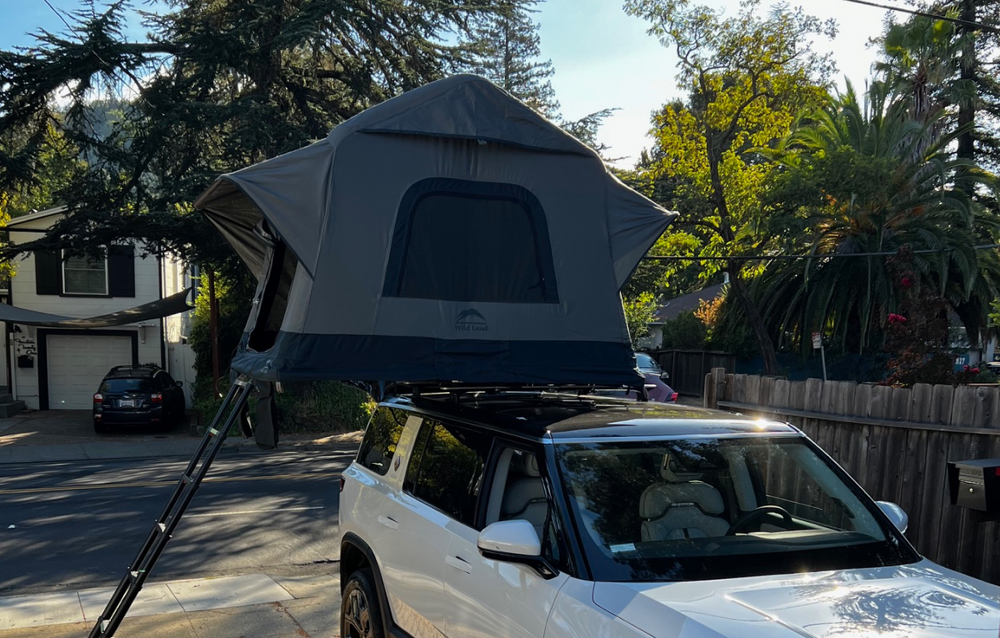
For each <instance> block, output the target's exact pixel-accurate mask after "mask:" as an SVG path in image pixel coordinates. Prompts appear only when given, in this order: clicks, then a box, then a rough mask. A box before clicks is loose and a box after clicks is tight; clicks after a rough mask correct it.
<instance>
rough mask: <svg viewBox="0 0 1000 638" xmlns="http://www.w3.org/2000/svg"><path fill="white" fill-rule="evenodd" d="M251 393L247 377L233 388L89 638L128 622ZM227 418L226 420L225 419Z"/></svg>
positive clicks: (104, 635)
mask: <svg viewBox="0 0 1000 638" xmlns="http://www.w3.org/2000/svg"><path fill="white" fill-rule="evenodd" d="M251 391H253V384H252V383H251V381H250V380H249V379H248V378H246V377H240V378H238V379H237V380H236V381H235V382H234V383H233V384H232V385H231V386H230V388H229V392H228V393H227V394H226V398H225V399H223V401H222V405H221V406H220V407H219V411H218V412H217V413H216V414H215V418H214V419H212V425H210V426H209V428H208V430H207V431H206V432H205V436H204V437H203V438H202V439H201V444H200V445H199V446H198V451H197V452H195V454H194V458H192V459H191V462H190V463H188V466H187V469H186V470H184V474H182V475H181V478H180V481H178V483H177V487H176V488H174V493H173V494H172V495H171V496H170V500H169V501H168V502H167V506H166V508H164V510H163V513H162V514H160V517H159V518H158V519H156V523H155V524H154V525H153V529H152V531H151V532H150V533H149V537H148V538H147V539H146V542H145V543H143V545H142V549H141V550H139V554H138V555H137V556H136V557H135V560H134V561H132V564H131V566H130V567H129V568H128V572H127V573H126V574H125V577H124V578H122V580H121V582H120V583H119V584H118V588H117V589H115V593H114V594H113V595H112V596H111V600H110V601H108V606H107V607H105V608H104V611H103V612H102V613H101V615H100V616H99V617H98V619H97V624H96V625H95V626H94V628H93V629H92V630H91V631H90V634H89V638H111V636H114V635H115V631H117V629H118V626H119V625H121V623H122V620H124V619H125V614H127V613H128V610H129V608H130V607H131V606H132V603H133V602H134V601H135V598H136V596H138V595H139V592H140V591H141V590H142V585H143V583H145V582H146V577H147V576H149V573H150V572H151V571H152V569H153V565H155V564H156V560H157V559H158V558H159V557H160V554H161V553H163V549H164V548H165V547H166V546H167V542H168V541H169V540H170V537H171V534H173V531H174V528H175V527H177V523H178V522H180V520H181V516H183V515H184V512H185V510H187V508H188V505H190V504H191V499H193V498H194V495H195V492H197V491H198V487H199V486H200V485H201V482H202V479H204V478H205V474H206V473H207V472H208V468H209V467H210V466H211V465H212V461H214V460H215V456H216V455H217V454H218V453H219V450H220V449H222V443H223V441H225V440H226V435H227V434H228V433H229V431H230V429H232V427H233V424H234V423H236V419H237V418H239V415H240V413H241V412H242V410H243V406H244V405H246V402H247V399H248V398H249V397H250V392H251ZM224 416H225V419H223V417H224ZM223 420H224V423H223V425H222V426H221V427H219V421H223Z"/></svg>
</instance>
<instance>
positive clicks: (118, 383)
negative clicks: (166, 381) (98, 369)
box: [101, 377, 153, 393]
mask: <svg viewBox="0 0 1000 638" xmlns="http://www.w3.org/2000/svg"><path fill="white" fill-rule="evenodd" d="M152 390H153V380H152V379H150V378H149V377H140V378H138V379H136V378H130V379H129V378H121V379H105V380H104V383H102V384H101V392H111V393H115V392H151V391H152Z"/></svg>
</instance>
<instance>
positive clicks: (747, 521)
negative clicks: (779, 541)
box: [726, 505, 795, 536]
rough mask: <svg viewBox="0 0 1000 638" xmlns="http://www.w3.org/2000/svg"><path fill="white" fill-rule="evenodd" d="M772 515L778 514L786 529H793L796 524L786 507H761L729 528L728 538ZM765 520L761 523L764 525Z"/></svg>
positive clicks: (737, 520)
mask: <svg viewBox="0 0 1000 638" xmlns="http://www.w3.org/2000/svg"><path fill="white" fill-rule="evenodd" d="M771 514H777V515H778V516H780V517H781V521H782V523H783V524H784V525H785V529H792V527H794V526H795V523H794V522H793V521H792V515H791V514H789V513H788V510H786V509H785V508H784V507H781V506H780V505H761V506H760V507H758V508H757V509H755V510H750V511H749V512H747V513H746V514H744V515H743V516H740V517H739V518H738V519H736V522H735V523H733V524H732V525H731V526H730V527H729V531H728V532H726V536H733V535H735V534H737V533H739V532H742V531H743V530H744V529H745V528H747V527H750V525H751V523H755V522H757V521H758V519H763V518H765V517H766V516H769V515H771ZM763 522H764V521H763V520H761V521H760V523H762V524H763Z"/></svg>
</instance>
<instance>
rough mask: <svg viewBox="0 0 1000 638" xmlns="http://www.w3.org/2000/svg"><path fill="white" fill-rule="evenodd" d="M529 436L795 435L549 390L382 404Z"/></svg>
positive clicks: (664, 407) (692, 412) (746, 421)
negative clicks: (550, 392)
mask: <svg viewBox="0 0 1000 638" xmlns="http://www.w3.org/2000/svg"><path fill="white" fill-rule="evenodd" d="M386 403H387V404H389V405H395V406H398V407H402V408H406V409H416V410H418V411H420V412H423V413H427V414H428V415H430V416H435V415H436V416H439V417H450V418H452V419H458V420H461V421H464V422H466V423H473V424H477V425H482V426H486V427H489V428H491V429H497V430H503V431H505V432H508V433H511V434H515V435H519V436H522V437H527V438H534V439H542V438H551V439H553V440H560V439H580V438H595V439H597V438H621V437H629V438H635V437H639V438H656V437H667V436H706V435H708V436H721V435H731V434H760V433H774V434H779V433H783V434H798V433H799V432H798V430H796V429H795V428H794V427H792V426H791V425H788V424H787V423H781V422H778V421H769V420H764V419H755V418H751V417H747V416H743V415H739V414H733V413H729V412H722V411H718V410H707V409H704V408H699V407H694V406H687V405H677V404H665V403H653V402H643V401H631V400H626V399H613V398H608V397H597V396H587V395H584V396H576V395H565V394H549V393H506V394H501V395H497V396H490V395H477V396H467V397H457V398H456V397H454V396H447V395H441V396H433V395H432V396H428V395H423V396H420V397H399V398H395V399H392V400H390V401H387V402H386Z"/></svg>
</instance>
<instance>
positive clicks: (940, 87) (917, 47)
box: [879, 0, 1000, 195]
mask: <svg viewBox="0 0 1000 638" xmlns="http://www.w3.org/2000/svg"><path fill="white" fill-rule="evenodd" d="M920 6H921V8H922V9H924V10H926V11H927V12H929V13H933V14H936V15H943V16H946V17H949V18H951V19H958V20H960V22H957V23H955V22H951V21H946V20H936V19H933V18H928V17H925V16H913V17H911V18H909V19H907V20H905V21H903V22H895V21H890V22H889V23H888V24H887V26H886V30H885V32H884V34H883V36H882V38H881V42H882V48H883V52H882V60H881V61H880V63H879V70H880V71H882V72H887V73H889V74H890V76H889V79H890V80H893V79H895V80H896V81H898V82H901V83H902V84H903V85H904V86H908V87H909V88H911V89H912V91H913V95H914V99H915V106H916V107H917V108H918V109H922V112H926V113H929V114H932V113H933V112H934V111H935V110H936V109H944V110H945V111H946V116H947V117H946V119H945V123H946V125H947V126H949V127H951V128H957V127H961V128H962V129H963V132H962V134H961V135H959V137H958V140H957V144H956V151H957V154H958V156H959V157H961V158H963V159H965V160H967V161H970V162H976V163H978V164H979V165H980V166H983V167H986V168H988V169H990V170H993V171H994V172H996V171H997V170H998V169H1000V81H998V79H997V75H996V72H995V68H996V65H997V63H998V62H1000V57H998V53H997V52H998V47H1000V32H997V31H996V30H988V29H977V28H975V27H974V26H972V25H974V24H976V23H980V24H987V25H997V24H1000V0H943V1H936V2H922V3H920ZM927 107H930V108H927ZM920 112H921V111H920V110H918V111H917V113H916V114H917V115H918V116H919V115H920ZM972 195H975V193H972Z"/></svg>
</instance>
